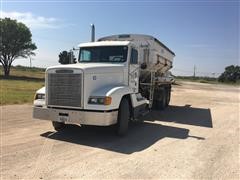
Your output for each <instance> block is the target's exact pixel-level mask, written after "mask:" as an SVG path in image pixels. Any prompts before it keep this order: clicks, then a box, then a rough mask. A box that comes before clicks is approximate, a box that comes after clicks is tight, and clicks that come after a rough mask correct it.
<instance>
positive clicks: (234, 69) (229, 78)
mask: <svg viewBox="0 0 240 180" xmlns="http://www.w3.org/2000/svg"><path fill="white" fill-rule="evenodd" d="M239 80H240V66H234V65H231V66H227V67H226V68H225V71H224V72H223V73H222V74H221V75H220V76H219V78H218V81H220V82H234V83H235V82H237V81H239Z"/></svg>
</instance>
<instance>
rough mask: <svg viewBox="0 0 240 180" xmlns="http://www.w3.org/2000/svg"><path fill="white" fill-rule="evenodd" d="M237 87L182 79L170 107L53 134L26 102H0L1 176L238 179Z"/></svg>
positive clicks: (75, 127)
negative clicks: (117, 129)
mask: <svg viewBox="0 0 240 180" xmlns="http://www.w3.org/2000/svg"><path fill="white" fill-rule="evenodd" d="M239 90H240V89H239V88H237V87H231V86H223V85H209V84H199V83H186V82H185V83H183V84H181V85H178V86H174V88H173V91H172V99H171V106H170V107H168V108H167V109H166V110H164V111H161V112H152V113H151V114H149V115H148V116H147V117H146V119H147V120H148V121H146V122H144V123H140V124H136V125H131V127H130V129H129V134H128V135H127V136H126V137H124V138H119V137H116V136H114V133H113V128H111V127H110V128H98V127H83V128H79V127H77V126H71V127H69V128H68V129H67V130H66V131H64V132H61V133H59V132H55V131H54V130H53V128H52V126H51V123H50V122H48V121H40V120H33V119H32V117H31V113H32V109H31V105H12V106H2V107H1V178H2V179H80V178H86V179H89V178H91V179H92V178H94V179H96V178H98V179H106V178H111V179H117V178H121V179H125V178H126V179H130V178H131V179H132V178H141V179H148V178H154V179H156V178H188V179H190V178H191V179H192V178H204V179H205V178H214V179H229V178H231V179H239V155H240V154H239V112H240V107H239V92H240V91H239Z"/></svg>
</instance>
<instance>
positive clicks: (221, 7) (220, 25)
mask: <svg viewBox="0 0 240 180" xmlns="http://www.w3.org/2000/svg"><path fill="white" fill-rule="evenodd" d="M239 9H240V2H239V1H231V0H225V1H224V0H208V1H207V0H204V1H199V0H197V1H194V0H191V1H188V0H179V1H176V0H169V1H161V0H159V1H156V0H149V1H147V0H132V1H129V0H117V1H113V0H112V1H110V0H89V1H86V0H69V1H66V0H65V1H61V0H59V1H56V0H35V1H34V0H32V1H30V0H1V11H0V14H1V18H4V17H10V18H12V19H17V21H19V22H23V23H25V24H26V25H27V26H28V27H29V28H30V30H31V32H32V41H33V42H34V43H35V44H36V45H37V48H38V49H37V50H36V51H35V53H36V56H34V57H33V60H32V65H33V66H36V67H48V66H52V65H57V64H58V55H59V53H60V52H61V51H63V50H70V49H72V48H73V47H77V45H78V44H79V43H83V42H88V41H90V24H91V23H94V24H95V28H96V38H97V39H98V38H100V37H103V36H108V35H113V34H127V33H131V34H148V35H152V36H154V37H156V38H158V39H159V40H160V41H161V42H163V43H164V44H165V45H166V46H168V47H169V48H170V49H171V50H172V51H173V52H174V53H175V54H176V56H175V58H174V63H173V69H172V72H173V74H175V75H193V69H194V66H195V67H196V75H198V76H212V77H213V76H215V77H216V76H218V75H220V73H222V72H223V71H224V68H225V67H226V66H228V65H232V64H233V65H239V61H240V60H239V57H240V54H239V40H240V39H239V23H240V21H239V17H240V12H239ZM75 53H76V55H77V52H75ZM29 64H30V63H29V59H16V60H15V61H14V65H25V66H29Z"/></svg>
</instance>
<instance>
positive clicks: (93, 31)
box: [91, 24, 95, 42]
mask: <svg viewBox="0 0 240 180" xmlns="http://www.w3.org/2000/svg"><path fill="white" fill-rule="evenodd" d="M91 41H92V42H94V41H95V26H94V24H91Z"/></svg>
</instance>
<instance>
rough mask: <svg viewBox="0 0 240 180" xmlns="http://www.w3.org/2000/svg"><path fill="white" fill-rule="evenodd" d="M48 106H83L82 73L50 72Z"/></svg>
mask: <svg viewBox="0 0 240 180" xmlns="http://www.w3.org/2000/svg"><path fill="white" fill-rule="evenodd" d="M47 86H48V87H47V88H48V106H70V107H81V100H82V99H81V93H82V74H73V73H49V74H48V83H47Z"/></svg>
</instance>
